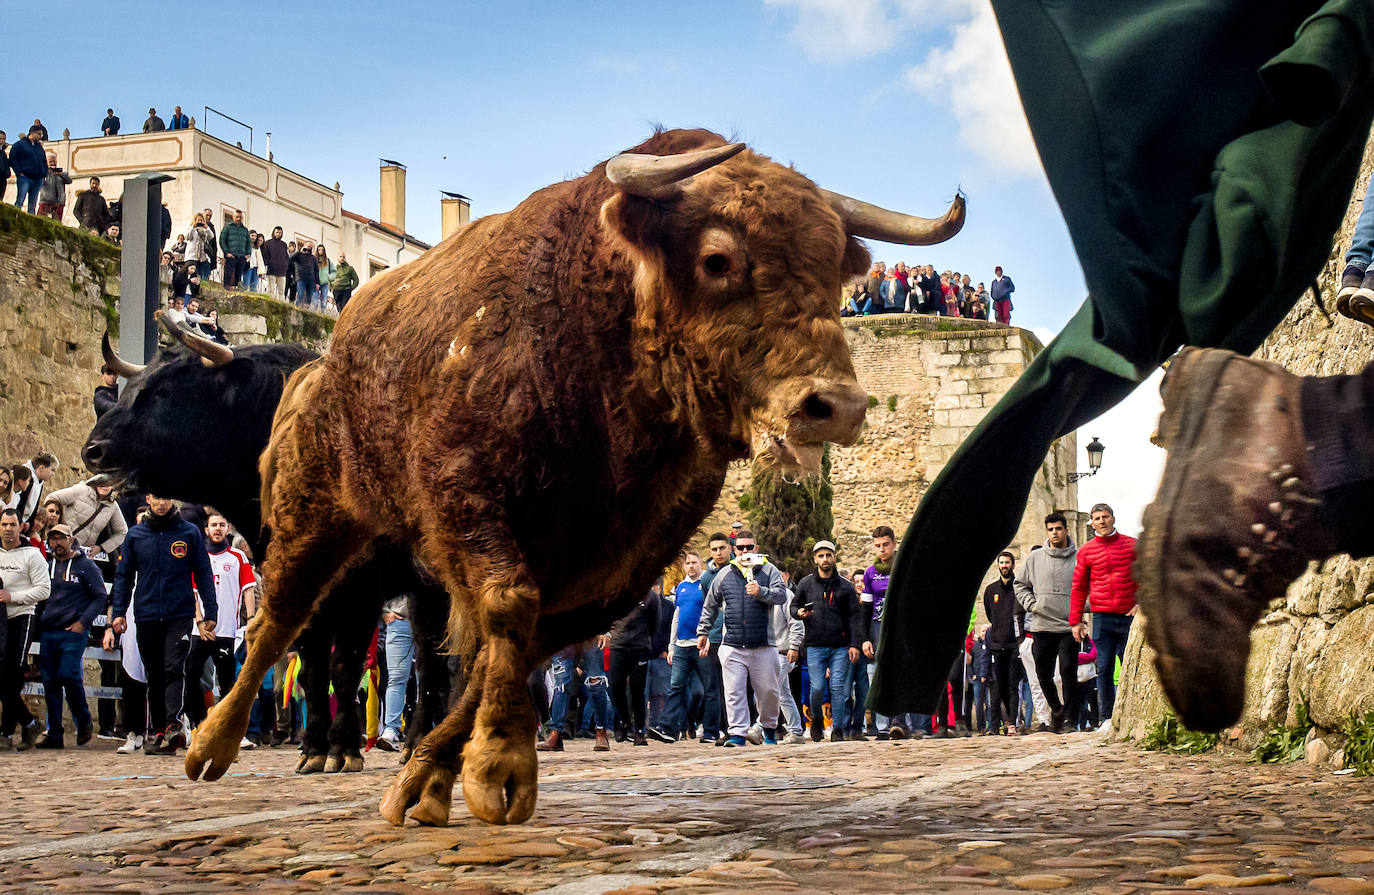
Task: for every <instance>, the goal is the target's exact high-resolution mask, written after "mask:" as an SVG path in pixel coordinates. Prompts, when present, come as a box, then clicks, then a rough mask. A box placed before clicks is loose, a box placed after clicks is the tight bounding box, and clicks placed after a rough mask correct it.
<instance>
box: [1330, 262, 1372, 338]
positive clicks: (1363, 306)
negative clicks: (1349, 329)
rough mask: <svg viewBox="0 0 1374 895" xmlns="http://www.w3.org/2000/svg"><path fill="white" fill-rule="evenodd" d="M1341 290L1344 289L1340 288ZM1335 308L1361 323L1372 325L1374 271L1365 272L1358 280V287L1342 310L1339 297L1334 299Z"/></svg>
mask: <svg viewBox="0 0 1374 895" xmlns="http://www.w3.org/2000/svg"><path fill="white" fill-rule="evenodd" d="M1342 285H1344V279H1342ZM1341 291H1345V290H1344V289H1342V290H1341ZM1336 310H1338V311H1340V312H1341V313H1342V314H1344V315H1345V316H1347V317H1349V318H1350V319H1351V320H1358V321H1360V322H1361V323H1368V324H1370V325H1371V326H1374V271H1371V272H1370V273H1367V274H1365V277H1364V279H1363V280H1361V281H1360V288H1359V289H1356V290H1355V292H1354V294H1352V295H1351V296H1350V299H1349V301H1348V302H1347V303H1346V306H1345V308H1344V310H1342V308H1341V304H1340V299H1339V298H1337V299H1336Z"/></svg>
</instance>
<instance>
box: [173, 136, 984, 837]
mask: <svg viewBox="0 0 1374 895" xmlns="http://www.w3.org/2000/svg"><path fill="white" fill-rule="evenodd" d="M963 217H964V208H963V202H962V200H956V202H955V204H954V206H953V207H952V208H951V209H950V211H949V212H948V213H947V214H946V215H945V216H944V217H943V218H941V219H939V220H926V219H923V218H908V217H906V216H903V215H897V214H894V213H892V212H886V211H883V210H882V209H878V208H875V207H874V206H870V205H865V204H863V203H859V202H856V201H854V200H851V199H847V198H845V197H843V196H838V195H835V194H831V193H827V192H825V191H823V190H821V189H819V188H818V187H817V186H816V185H815V184H814V183H812V182H811V181H810V180H808V179H807V178H805V177H803V176H802V175H801V174H799V173H797V172H796V171H794V170H792V169H790V168H786V167H783V166H781V165H778V164H777V163H775V162H773V161H771V160H769V159H768V158H766V157H764V156H761V155H757V154H755V153H753V152H749V151H746V150H745V148H744V146H743V145H742V144H729V145H727V144H726V143H725V141H724V140H723V139H722V138H721V137H719V136H717V135H716V134H712V133H709V132H706V131H669V132H665V133H660V134H657V135H655V136H654V137H652V138H651V139H649V140H648V141H646V142H645V143H644V144H643V145H641V146H640V147H638V148H637V149H636V150H635V151H634V154H627V155H622V156H618V157H616V158H615V159H612V160H611V161H610V162H608V163H606V164H602V165H598V166H597V167H596V168H595V169H594V170H592V171H591V172H590V173H588V174H587V175H585V176H583V177H580V178H578V179H576V180H570V181H567V182H564V183H559V184H556V185H554V186H551V187H548V188H546V189H543V190H540V191H539V192H537V193H535V194H534V195H532V196H530V197H529V198H528V199H526V200H525V201H524V202H522V203H521V204H520V205H519V206H517V207H516V208H515V209H514V210H513V211H510V212H508V213H506V214H499V215H493V216H491V217H488V218H484V219H482V220H479V221H477V222H475V223H473V224H472V225H471V226H469V227H468V228H467V229H465V230H464V231H463V232H462V233H461V234H459V235H458V236H457V237H455V238H453V239H450V240H448V241H446V242H444V243H443V244H442V245H440V246H439V247H437V248H436V249H434V250H433V251H430V252H428V253H427V254H425V255H424V256H423V257H422V258H420V259H419V260H417V261H415V262H413V263H411V264H408V265H406V266H405V267H402V268H400V269H398V270H395V271H392V272H390V273H388V274H386V275H385V276H383V277H380V278H379V279H377V280H374V281H373V282H372V283H370V284H369V285H368V287H367V288H366V289H364V290H363V291H362V292H361V293H360V294H359V295H358V296H357V297H356V298H354V299H353V301H352V302H351V303H350V304H349V306H348V310H347V311H346V312H345V313H344V314H343V316H342V317H341V318H340V320H339V325H338V329H337V330H336V331H335V334H334V342H333V347H332V349H331V351H330V353H329V355H328V356H326V357H325V358H322V359H321V360H319V361H317V362H315V363H313V364H311V365H309V366H307V367H304V368H302V369H301V370H300V371H298V372H297V373H296V374H294V375H293V377H292V379H291V381H290V383H289V384H288V387H287V391H286V394H284V395H283V397H282V402H281V405H280V407H279V409H278V411H277V417H276V421H275V423H274V427H273V434H272V439H271V444H270V445H269V447H268V449H267V451H266V452H265V453H264V454H263V459H262V467H263V508H264V515H265V518H266V524H267V525H268V526H269V527H270V529H271V531H272V543H271V547H270V548H269V550H268V553H267V557H266V563H265V566H264V569H263V582H262V588H261V591H262V597H261V603H260V606H261V610H260V611H259V613H258V615H257V617H256V619H255V620H254V622H253V626H252V627H251V629H250V631H249V651H248V658H247V661H246V662H245V664H244V667H243V671H242V673H241V674H240V676H239V679H238V682H237V683H236V684H235V685H234V688H233V691H232V692H231V693H230V695H229V697H228V698H227V699H225V700H223V701H222V702H221V703H220V704H219V705H218V706H216V707H215V709H214V711H212V712H211V714H210V717H209V719H208V720H207V721H206V722H205V723H204V725H202V727H201V728H200V730H199V731H198V732H197V736H196V738H195V742H194V744H193V746H192V747H191V749H190V750H189V752H188V753H187V756H186V771H187V774H188V775H189V776H190V777H191V778H192V779H196V778H198V777H200V776H202V774H203V775H204V776H205V778H206V779H214V778H217V777H219V776H220V775H222V774H224V772H225V771H226V770H228V768H229V764H230V762H232V761H233V760H234V757H235V754H236V752H237V749H238V743H239V740H240V738H241V737H242V735H243V732H244V730H245V728H246V726H247V723H248V713H249V709H250V707H251V704H252V699H253V697H254V695H255V694H256V693H257V689H258V684H259V682H260V681H261V679H262V676H263V673H264V672H265V671H266V669H267V668H268V667H270V666H271V664H272V662H273V661H274V660H275V659H276V658H277V656H279V655H280V654H281V652H282V650H283V649H284V648H285V647H286V646H287V645H288V644H289V643H290V642H291V640H292V639H293V638H294V637H295V636H296V634H297V633H298V632H299V630H300V629H301V626H302V625H304V624H305V622H306V620H307V619H308V618H309V617H310V614H311V611H312V609H313V608H314V606H315V603H316V601H317V600H318V599H319V596H320V595H321V594H323V593H326V592H327V591H328V590H329V586H330V584H331V583H332V582H333V581H335V580H337V579H338V577H339V576H340V575H341V574H342V573H343V572H344V570H345V569H346V568H347V566H348V565H349V564H350V563H354V562H357V561H358V560H359V559H360V558H362V557H363V556H364V555H365V554H366V552H367V549H368V545H369V544H370V543H372V542H373V541H375V540H377V539H378V538H379V537H383V536H389V537H392V538H396V539H400V540H402V541H404V542H408V543H412V544H414V549H415V552H416V553H417V554H418V555H419V557H420V558H421V559H422V560H423V561H424V563H425V564H426V565H427V566H428V567H429V568H430V569H431V570H432V571H433V572H434V573H435V574H436V575H437V577H438V578H439V579H440V581H441V582H442V583H443V585H444V587H445V588H446V589H447V591H448V593H449V595H450V597H451V600H452V610H453V611H452V617H453V618H454V619H455V630H456V631H457V632H459V633H460V636H463V637H465V640H464V641H463V642H462V643H461V647H462V651H463V658H464V663H465V666H466V667H467V669H468V674H467V675H466V676H465V680H466V687H465V690H464V692H463V695H462V697H461V698H460V699H459V700H458V702H457V703H456V704H455V706H454V707H453V709H452V711H451V712H450V714H449V716H448V717H447V719H446V720H445V721H444V722H443V723H442V724H441V725H440V726H439V727H438V728H436V729H435V730H434V731H433V732H432V733H431V734H430V735H429V736H428V737H427V738H426V739H425V740H424V741H423V743H422V744H421V745H420V746H419V748H418V749H417V750H416V752H415V755H414V758H413V759H412V760H411V761H410V762H409V763H408V764H407V765H406V766H405V767H404V768H403V769H402V771H401V773H400V775H399V776H398V777H397V779H396V780H395V781H394V782H393V783H392V785H391V787H390V788H389V789H388V791H387V793H386V796H385V797H384V798H383V800H382V813H383V815H384V816H386V817H387V819H389V820H390V821H391V822H393V823H396V824H401V823H404V821H405V817H406V813H407V811H410V812H411V816H412V817H413V818H415V819H416V820H418V821H420V822H421V823H427V824H442V823H446V822H447V819H448V815H449V808H450V802H451V799H452V789H453V784H454V781H455V779H456V777H457V775H459V774H460V773H461V776H462V781H463V795H464V797H465V798H466V800H467V804H468V807H469V808H470V809H471V811H472V813H473V814H475V815H476V816H477V817H479V818H481V819H483V820H485V821H488V822H490V823H497V824H501V823H519V822H521V821H524V820H526V819H527V818H528V817H529V816H530V814H531V812H532V811H533V810H534V804H535V793H536V757H535V749H534V733H535V717H534V713H533V711H532V708H531V706H530V702H529V697H528V695H527V693H526V690H525V679H526V677H527V676H528V674H529V672H530V670H531V668H533V667H534V666H535V665H536V664H537V663H539V662H541V661H542V660H543V659H545V658H546V657H547V656H549V655H551V654H552V653H554V652H555V651H556V650H557V649H559V648H561V647H562V646H564V645H566V644H568V643H572V642H575V641H578V640H582V639H586V638H588V637H590V636H593V635H595V634H598V633H600V632H602V631H604V630H606V629H607V627H608V626H609V625H610V623H611V622H612V621H613V620H615V619H616V618H619V617H620V616H621V615H623V614H625V613H626V612H627V611H629V609H630V608H631V607H632V606H633V605H634V603H636V602H637V601H639V599H640V598H641V597H642V596H643V594H644V592H645V590H646V589H647V588H648V587H649V586H650V584H651V583H652V582H653V580H654V579H655V578H656V577H657V576H658V575H659V574H660V573H661V572H662V570H663V568H664V566H666V565H667V564H668V563H670V562H671V561H672V560H673V558H674V557H675V556H676V554H677V551H678V550H679V548H680V547H681V546H682V544H683V543H684V542H685V541H686V540H687V538H688V537H689V536H690V535H691V533H692V531H693V530H694V529H695V528H696V527H697V525H698V524H700V522H701V521H702V519H704V518H705V516H706V514H707V513H708V512H709V511H710V509H711V507H712V506H713V504H714V503H715V500H716V498H717V496H718V494H719V492H720V489H721V485H722V483H723V481H724V476H725V470H726V465H727V464H728V463H729V461H731V460H733V459H738V458H743V457H747V456H749V455H750V453H751V452H752V451H753V450H760V451H762V452H763V453H765V454H766V455H767V456H768V457H769V458H770V459H771V460H772V461H774V462H776V463H777V464H779V465H780V466H782V467H783V468H784V469H785V470H789V471H791V472H794V473H804V472H812V471H815V470H816V469H818V466H819V461H820V455H821V450H822V446H823V443H824V442H826V441H837V442H843V443H850V442H852V441H853V440H854V439H855V438H856V437H857V436H858V434H859V430H860V427H861V425H862V423H863V418H864V412H865V410H866V406H867V396H866V395H865V393H864V391H863V390H862V389H861V388H859V386H858V383H857V381H856V379H855V377H854V369H853V365H852V363H851V361H850V356H849V350H848V347H847V344H846V342H845V337H844V333H843V331H842V329H841V327H840V316H839V303H838V301H837V296H838V295H839V293H840V286H841V284H842V283H843V282H844V281H845V280H846V279H848V278H850V277H853V276H857V275H859V274H861V273H863V272H865V271H866V270H867V267H868V252H867V250H866V249H865V248H864V247H863V245H862V243H860V242H859V241H858V240H857V239H855V238H854V237H855V236H871V237H877V238H882V239H887V240H890V241H900V242H907V243H911V244H926V243H932V242H938V241H940V240H943V239H947V238H949V237H950V236H952V235H953V234H954V233H956V232H958V230H959V228H960V227H961V226H962V224H963ZM412 808H413V809H414V810H413V811H411V809H412Z"/></svg>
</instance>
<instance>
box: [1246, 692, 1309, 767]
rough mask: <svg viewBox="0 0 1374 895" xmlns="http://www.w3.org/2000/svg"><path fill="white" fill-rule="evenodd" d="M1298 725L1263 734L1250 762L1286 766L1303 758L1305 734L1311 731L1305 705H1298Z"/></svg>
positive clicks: (1302, 703)
mask: <svg viewBox="0 0 1374 895" xmlns="http://www.w3.org/2000/svg"><path fill="white" fill-rule="evenodd" d="M1297 716H1298V719H1297V720H1298V723H1297V724H1296V725H1295V726H1293V727H1275V728H1273V729H1272V730H1270V731H1269V732H1268V733H1267V734H1265V736H1264V739H1262V740H1260V742H1259V745H1258V746H1256V747H1255V754H1254V757H1253V758H1251V761H1254V762H1257V763H1259V764H1286V763H1288V762H1290V761H1297V760H1298V759H1300V758H1302V757H1303V753H1304V752H1305V751H1306V749H1307V733H1308V731H1310V730H1311V729H1312V718H1311V716H1310V715H1309V714H1308V710H1307V703H1305V702H1300V703H1298V709H1297Z"/></svg>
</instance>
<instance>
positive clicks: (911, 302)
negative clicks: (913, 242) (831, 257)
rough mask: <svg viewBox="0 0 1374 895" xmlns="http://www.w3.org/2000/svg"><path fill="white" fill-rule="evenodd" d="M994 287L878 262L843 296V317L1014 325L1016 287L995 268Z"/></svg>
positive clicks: (927, 268) (950, 274)
mask: <svg viewBox="0 0 1374 895" xmlns="http://www.w3.org/2000/svg"><path fill="white" fill-rule="evenodd" d="M992 272H993V277H992V285H991V286H988V285H986V284H984V283H978V284H976V285H975V284H974V283H973V282H972V279H973V278H972V277H971V276H969V275H968V274H966V273H965V274H961V273H959V271H957V270H953V271H951V270H946V271H945V272H944V273H939V274H937V273H936V272H935V268H934V266H932V265H930V264H927V265H925V266H924V267H922V266H920V265H915V266H910V267H908V266H907V264H906V262H904V261H898V262H897V263H896V264H894V265H892V267H891V268H889V267H888V266H887V264H886V263H885V262H882V261H878V262H875V263H874V265H873V267H872V268H871V269H870V270H869V272H868V276H867V277H865V278H864V279H861V280H855V281H854V282H853V283H850V284H849V286H848V287H847V288H846V289H845V291H844V296H843V307H842V309H841V311H840V313H841V315H843V316H845V317H866V316H868V315H870V314H935V315H938V316H940V317H966V318H971V319H975V320H991V319H993V316H994V315H995V317H996V320H997V322H998V323H1003V324H1008V325H1010V324H1011V312H1012V310H1013V306H1012V300H1011V294H1012V293H1013V292H1015V291H1016V284H1014V283H1013V282H1012V281H1011V277H1009V276H1006V275H1005V274H1003V273H1002V268H1001V267H994V268H993V271H992Z"/></svg>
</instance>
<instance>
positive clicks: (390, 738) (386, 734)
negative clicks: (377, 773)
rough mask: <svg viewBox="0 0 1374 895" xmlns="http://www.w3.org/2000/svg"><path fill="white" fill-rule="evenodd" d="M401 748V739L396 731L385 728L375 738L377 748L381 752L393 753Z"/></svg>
mask: <svg viewBox="0 0 1374 895" xmlns="http://www.w3.org/2000/svg"><path fill="white" fill-rule="evenodd" d="M400 747H401V737H400V735H399V734H398V733H396V731H394V730H392V729H391V728H387V729H386V730H384V731H382V735H381V736H379V737H377V748H378V749H381V750H382V751H383V752H395V751H396V750H397V749H399V748H400Z"/></svg>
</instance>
